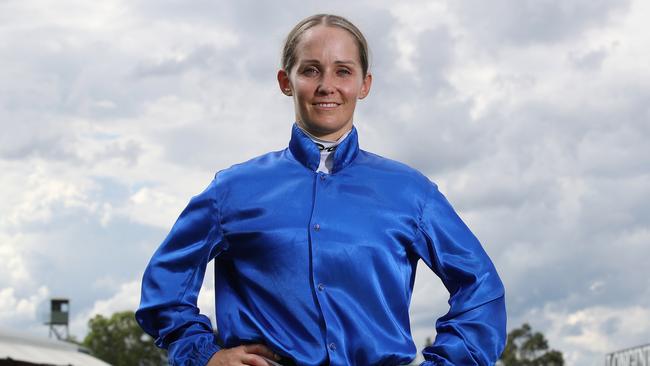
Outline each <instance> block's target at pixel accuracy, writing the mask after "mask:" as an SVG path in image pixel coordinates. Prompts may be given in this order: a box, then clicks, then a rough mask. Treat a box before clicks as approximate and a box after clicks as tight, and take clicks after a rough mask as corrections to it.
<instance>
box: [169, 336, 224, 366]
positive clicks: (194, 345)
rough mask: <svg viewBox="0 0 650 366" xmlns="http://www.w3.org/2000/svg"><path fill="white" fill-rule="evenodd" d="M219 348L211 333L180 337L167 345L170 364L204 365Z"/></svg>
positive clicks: (185, 365) (180, 365)
mask: <svg viewBox="0 0 650 366" xmlns="http://www.w3.org/2000/svg"><path fill="white" fill-rule="evenodd" d="M219 350H221V347H219V346H218V345H216V344H215V339H214V335H213V334H201V335H195V336H191V337H185V338H181V339H179V340H177V341H175V342H173V343H172V344H170V345H169V364H170V365H172V366H205V365H206V364H207V363H208V361H210V358H212V356H213V355H214V354H215V353H217V352H218V351H219Z"/></svg>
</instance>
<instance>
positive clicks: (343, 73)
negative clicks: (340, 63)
mask: <svg viewBox="0 0 650 366" xmlns="http://www.w3.org/2000/svg"><path fill="white" fill-rule="evenodd" d="M336 73H337V74H339V75H341V76H348V75H352V71H350V70H349V69H345V68H343V69H338V70H337V71H336Z"/></svg>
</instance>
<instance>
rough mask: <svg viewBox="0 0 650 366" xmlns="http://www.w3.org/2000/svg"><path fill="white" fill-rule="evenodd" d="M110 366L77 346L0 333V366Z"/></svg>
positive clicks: (16, 334)
mask: <svg viewBox="0 0 650 366" xmlns="http://www.w3.org/2000/svg"><path fill="white" fill-rule="evenodd" d="M45 365H47V366H111V365H110V364H108V363H106V362H104V361H102V360H99V359H97V358H95V357H92V356H91V355H89V354H87V353H84V349H83V348H82V347H80V346H78V345H75V344H72V343H67V342H62V341H55V340H52V339H48V338H44V337H37V336H33V335H30V334H23V333H19V332H14V331H9V330H4V329H0V366H45Z"/></svg>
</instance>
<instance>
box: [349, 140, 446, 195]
mask: <svg viewBox="0 0 650 366" xmlns="http://www.w3.org/2000/svg"><path fill="white" fill-rule="evenodd" d="M357 159H358V162H357V163H358V164H359V165H360V166H363V167H364V169H369V170H373V171H376V172H378V174H381V176H382V177H384V178H387V179H395V180H399V181H400V182H401V183H402V184H408V185H409V186H412V187H413V188H416V189H419V190H422V191H423V193H424V192H425V191H429V190H430V189H431V188H433V187H436V184H435V183H433V182H432V181H431V180H430V179H429V178H428V177H427V176H426V175H424V174H423V173H422V172H420V171H419V170H417V169H415V168H413V167H411V166H409V165H407V164H405V163H403V162H400V161H397V160H393V159H390V158H386V157H384V156H381V155H378V154H375V153H372V152H369V151H365V150H360V151H359V156H358V157H357Z"/></svg>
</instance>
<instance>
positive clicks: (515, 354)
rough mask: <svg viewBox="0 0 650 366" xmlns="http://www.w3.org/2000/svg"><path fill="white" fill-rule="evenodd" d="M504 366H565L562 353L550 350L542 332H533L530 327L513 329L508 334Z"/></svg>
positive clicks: (502, 356)
mask: <svg viewBox="0 0 650 366" xmlns="http://www.w3.org/2000/svg"><path fill="white" fill-rule="evenodd" d="M500 364H501V365H503V366H563V365H564V357H563V356H562V352H559V351H556V350H552V349H549V347H548V341H547V340H546V338H544V335H543V334H542V333H540V332H534V333H533V331H532V329H531V327H530V325H528V324H524V325H522V326H521V328H517V329H513V330H512V331H511V332H510V333H508V341H507V342H506V348H505V350H504V351H503V354H502V355H501V361H500Z"/></svg>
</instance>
